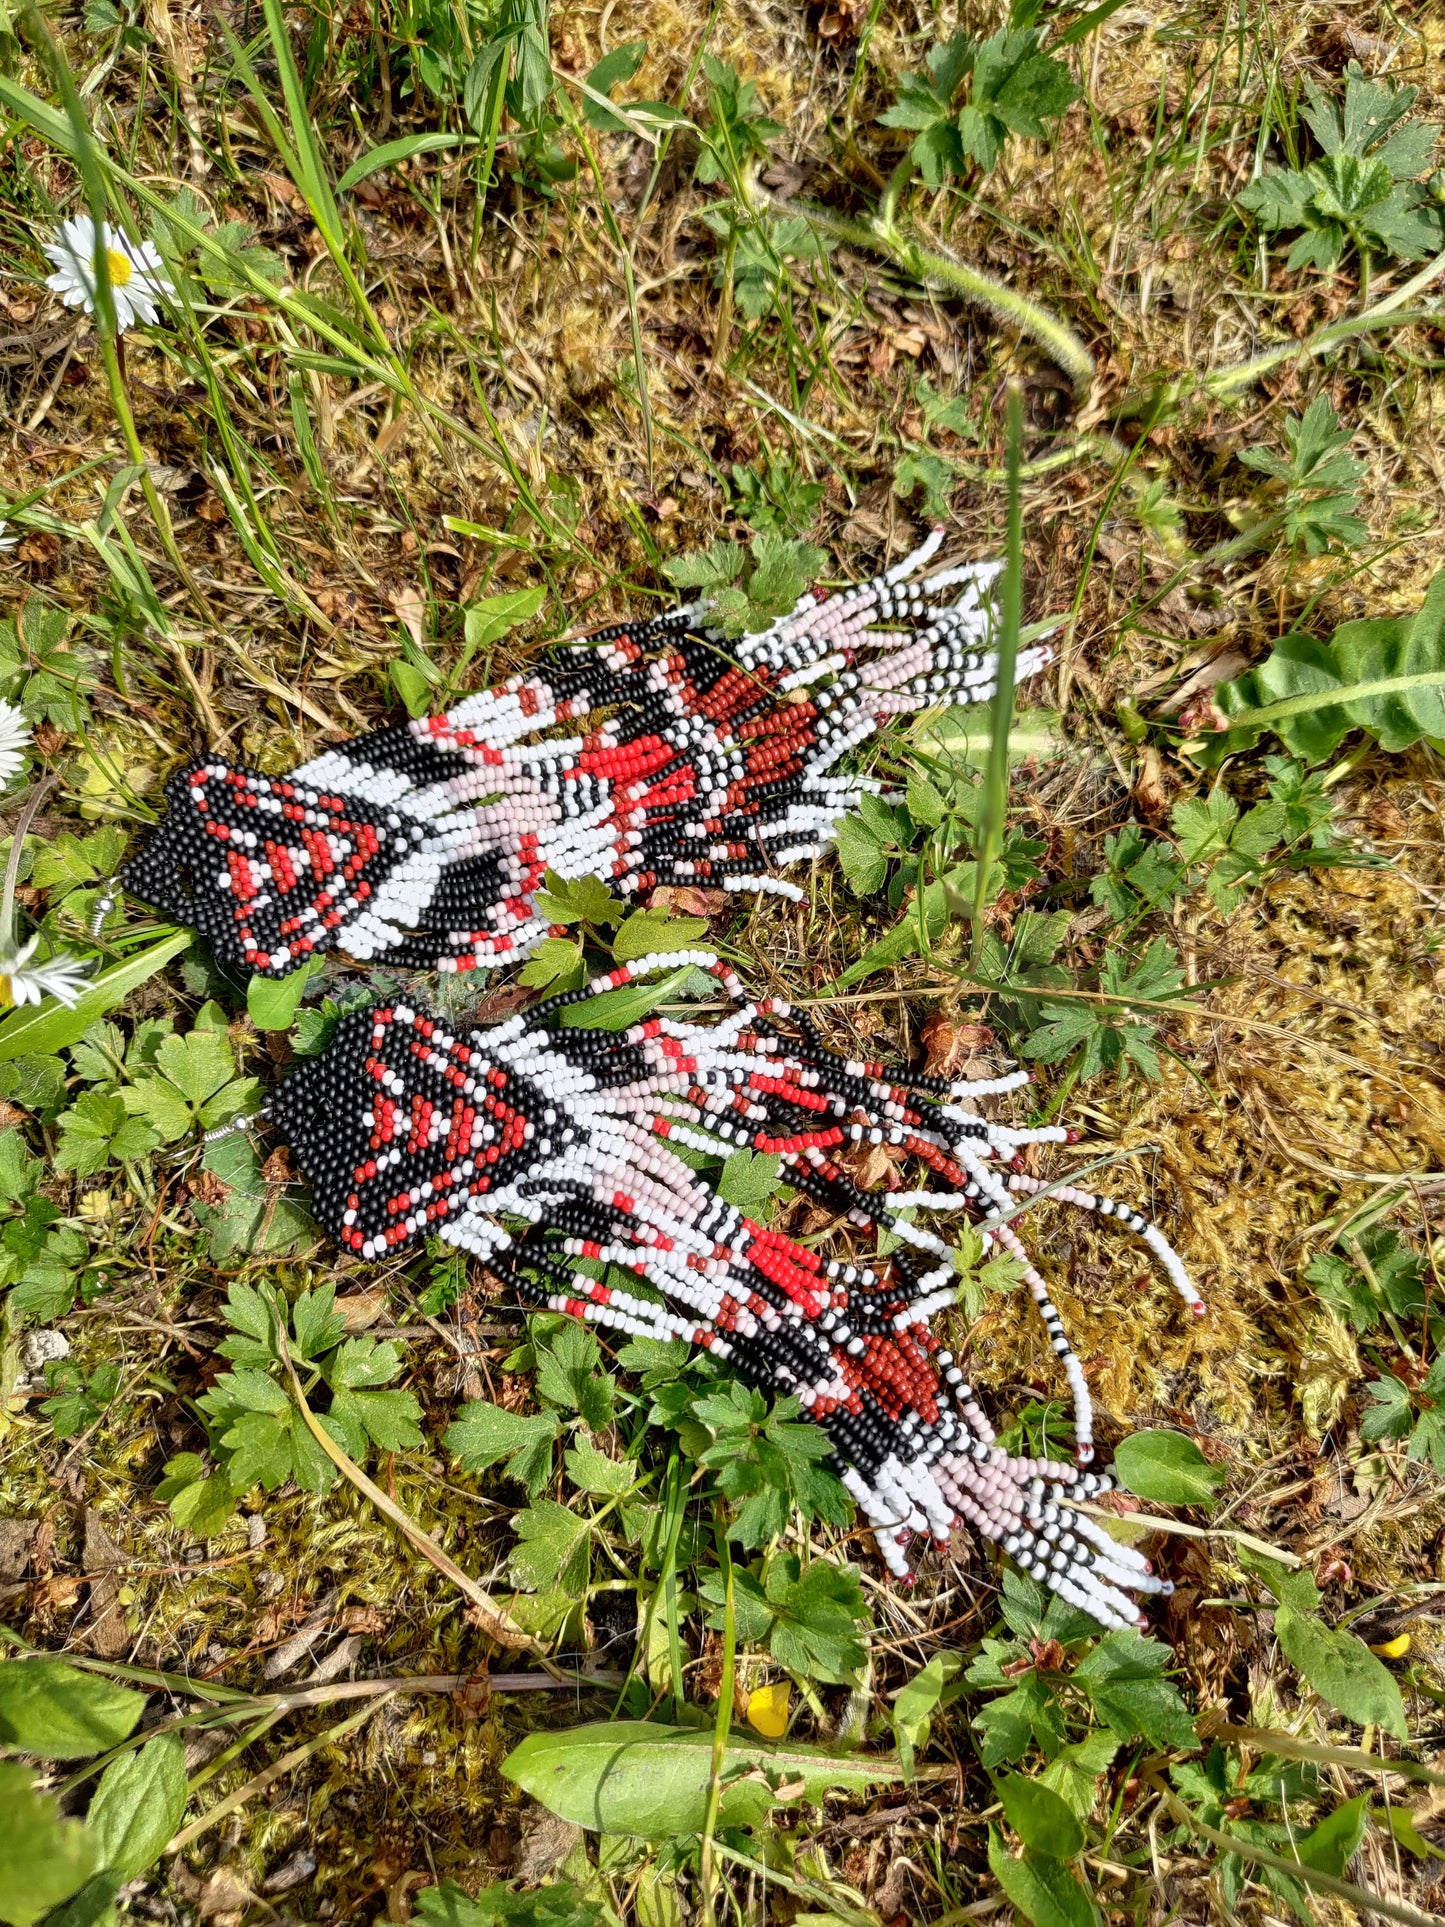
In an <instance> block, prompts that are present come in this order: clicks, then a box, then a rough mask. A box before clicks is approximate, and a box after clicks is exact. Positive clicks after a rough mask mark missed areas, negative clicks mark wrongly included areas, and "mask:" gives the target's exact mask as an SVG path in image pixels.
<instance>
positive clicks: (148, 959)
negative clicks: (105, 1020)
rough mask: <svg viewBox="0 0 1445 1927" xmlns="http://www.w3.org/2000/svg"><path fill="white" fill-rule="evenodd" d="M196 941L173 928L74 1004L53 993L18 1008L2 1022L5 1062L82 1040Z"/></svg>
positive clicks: (104, 974)
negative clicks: (31, 1005)
mask: <svg viewBox="0 0 1445 1927" xmlns="http://www.w3.org/2000/svg"><path fill="white" fill-rule="evenodd" d="M194 941H195V939H194V937H193V936H192V934H191V932H190V931H189V930H173V931H171V932H170V934H169V935H168V936H164V937H162V938H161V939H160V941H159V942H157V943H153V944H152V945H151V946H150V947H149V949H147V950H143V951H141V952H140V953H139V955H138V956H134V957H127V958H125V959H124V960H123V961H122V962H121V963H118V964H112V965H111V967H110V968H109V970H103V971H101V973H100V975H99V976H98V977H94V978H92V979H91V983H90V987H89V989H87V990H86V991H84V992H83V993H82V994H81V996H80V998H79V999H78V1000H77V1002H76V1005H75V1008H74V1010H67V1009H66V1007H65V1005H64V1004H57V1003H56V1002H54V1000H53V999H48V1000H47V1001H46V1002H45V1003H43V1004H41V1005H39V1006H38V1007H36V1008H34V1009H30V1008H28V1007H27V1008H26V1009H24V1010H15V1011H12V1012H11V1013H10V1015H9V1016H8V1017H7V1018H5V1020H4V1021H3V1022H0V1063H4V1062H6V1061H8V1060H9V1059H10V1058H12V1057H21V1056H46V1055H49V1054H50V1053H52V1052H54V1051H58V1050H64V1049H65V1048H66V1046H67V1045H69V1044H78V1043H79V1042H80V1040H81V1038H82V1037H83V1036H84V1035H85V1033H86V1031H87V1030H89V1028H90V1026H91V1025H92V1024H93V1023H94V1022H95V1021H96V1019H97V1018H98V1017H103V1016H104V1015H105V1013H106V1012H107V1011H108V1010H114V1008H115V1007H116V1005H117V1004H121V1003H124V1001H125V999H126V998H127V997H129V995H130V994H131V992H132V991H133V990H138V989H139V988H140V986H141V985H142V984H143V983H145V982H147V981H148V979H150V978H151V977H154V975H155V974H156V972H157V971H158V970H163V969H164V968H165V966H166V965H167V964H168V963H169V962H170V961H171V959H172V958H173V957H178V956H179V955H180V954H181V952H182V951H183V950H189V949H190V947H191V944H192V943H193V942H194Z"/></svg>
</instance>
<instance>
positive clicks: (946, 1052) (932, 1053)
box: [922, 1010, 994, 1077]
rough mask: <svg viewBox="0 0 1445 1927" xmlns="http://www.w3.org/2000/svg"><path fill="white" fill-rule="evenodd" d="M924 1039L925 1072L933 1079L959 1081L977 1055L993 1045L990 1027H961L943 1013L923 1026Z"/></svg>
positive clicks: (984, 1025) (962, 1025)
mask: <svg viewBox="0 0 1445 1927" xmlns="http://www.w3.org/2000/svg"><path fill="white" fill-rule="evenodd" d="M922 1037H923V1049H924V1069H925V1070H926V1071H927V1073H928V1075H929V1076H930V1077H956V1076H957V1075H958V1073H959V1071H960V1069H961V1068H962V1067H963V1065H964V1064H965V1063H966V1062H967V1060H968V1059H969V1058H970V1057H972V1055H973V1054H974V1052H975V1051H980V1050H987V1049H988V1048H989V1047H990V1046H991V1045H992V1044H993V1042H994V1034H993V1032H992V1031H991V1030H990V1029H989V1027H988V1025H987V1024H961V1023H958V1022H956V1021H955V1020H954V1019H953V1018H951V1017H949V1016H947V1015H945V1013H944V1012H943V1011H941V1010H940V1011H935V1013H934V1014H933V1016H932V1017H930V1018H929V1020H928V1022H927V1023H926V1024H925V1025H924V1026H923V1031H922Z"/></svg>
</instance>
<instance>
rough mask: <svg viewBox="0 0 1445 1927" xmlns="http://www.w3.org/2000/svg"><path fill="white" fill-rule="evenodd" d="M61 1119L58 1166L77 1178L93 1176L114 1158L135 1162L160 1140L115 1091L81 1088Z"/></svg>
mask: <svg viewBox="0 0 1445 1927" xmlns="http://www.w3.org/2000/svg"><path fill="white" fill-rule="evenodd" d="M58 1122H59V1125H60V1141H59V1143H58V1145H57V1146H56V1151H55V1168H56V1170H57V1171H72V1172H74V1174H75V1176H76V1177H78V1178H88V1177H92V1176H93V1175H94V1174H95V1173H96V1172H97V1171H99V1170H102V1169H103V1168H104V1167H105V1166H106V1165H107V1164H109V1163H111V1162H112V1161H113V1160H118V1161H120V1162H123V1163H133V1162H134V1161H136V1160H137V1159H139V1158H143V1157H145V1156H146V1155H147V1153H148V1152H151V1151H153V1150H155V1148H156V1146H157V1145H158V1144H159V1143H160V1141H161V1140H160V1138H159V1137H158V1136H157V1134H156V1132H155V1131H154V1130H153V1129H152V1128H151V1126H150V1125H149V1124H147V1123H146V1122H145V1120H144V1119H143V1118H138V1117H131V1116H130V1114H129V1112H128V1111H127V1110H126V1107H125V1104H124V1103H123V1101H122V1100H121V1098H120V1096H119V1095H118V1094H117V1093H115V1092H109V1093H107V1092H102V1091H82V1092H81V1093H80V1095H79V1096H78V1097H77V1098H76V1100H75V1102H74V1104H73V1105H72V1106H71V1107H70V1109H69V1110H68V1111H62V1112H61V1114H60V1117H59V1119H58Z"/></svg>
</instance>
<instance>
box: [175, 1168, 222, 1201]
mask: <svg viewBox="0 0 1445 1927" xmlns="http://www.w3.org/2000/svg"><path fill="white" fill-rule="evenodd" d="M186 1182H187V1185H188V1186H189V1189H190V1193H191V1196H192V1197H193V1198H199V1199H200V1201H201V1203H202V1204H209V1205H218V1204H224V1203H225V1202H226V1199H227V1198H228V1197H229V1196H230V1195H231V1193H230V1188H229V1186H227V1185H225V1184H223V1183H222V1182H221V1180H220V1179H219V1178H218V1177H217V1176H216V1174H215V1172H214V1171H207V1170H205V1169H204V1167H203V1168H202V1169H200V1170H197V1171H192V1172H191V1174H190V1176H189V1178H188V1179H187V1180H186Z"/></svg>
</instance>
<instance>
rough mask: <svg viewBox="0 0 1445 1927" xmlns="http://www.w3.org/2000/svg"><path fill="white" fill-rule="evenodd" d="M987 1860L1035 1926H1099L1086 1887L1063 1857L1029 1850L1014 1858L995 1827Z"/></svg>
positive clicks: (1019, 1908)
mask: <svg viewBox="0 0 1445 1927" xmlns="http://www.w3.org/2000/svg"><path fill="white" fill-rule="evenodd" d="M988 1864H989V1869H990V1871H991V1872H992V1874H993V1876H994V1878H995V1880H997V1882H998V1884H999V1885H1000V1887H1002V1888H1003V1890H1004V1892H1005V1893H1006V1894H1007V1895H1008V1897H1009V1899H1010V1900H1011V1901H1012V1902H1013V1904H1014V1906H1015V1907H1017V1908H1018V1910H1019V1912H1020V1913H1021V1914H1022V1915H1023V1917H1024V1919H1025V1920H1030V1921H1032V1922H1033V1923H1034V1927H1098V1919H1099V1916H1098V1914H1097V1912H1096V1911H1095V1908H1094V1903H1093V1901H1092V1900H1091V1899H1090V1897H1089V1895H1088V1893H1087V1891H1086V1890H1085V1889H1084V1888H1083V1887H1082V1886H1080V1884H1079V1882H1078V1881H1077V1880H1076V1879H1075V1878H1074V1876H1073V1874H1072V1873H1070V1871H1069V1869H1068V1868H1067V1867H1066V1866H1065V1865H1064V1863H1063V1861H1062V1860H1055V1859H1052V1858H1051V1857H1050V1856H1048V1855H1047V1854H1036V1853H1033V1852H1029V1853H1026V1854H1025V1855H1024V1857H1023V1859H1022V1860H1015V1859H1013V1858H1012V1857H1011V1856H1010V1854H1009V1853H1008V1852H1007V1851H1006V1850H1005V1848H1004V1843H1003V1839H1002V1836H1001V1835H1000V1834H999V1831H998V1829H997V1828H996V1827H990V1828H989V1835H988Z"/></svg>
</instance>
